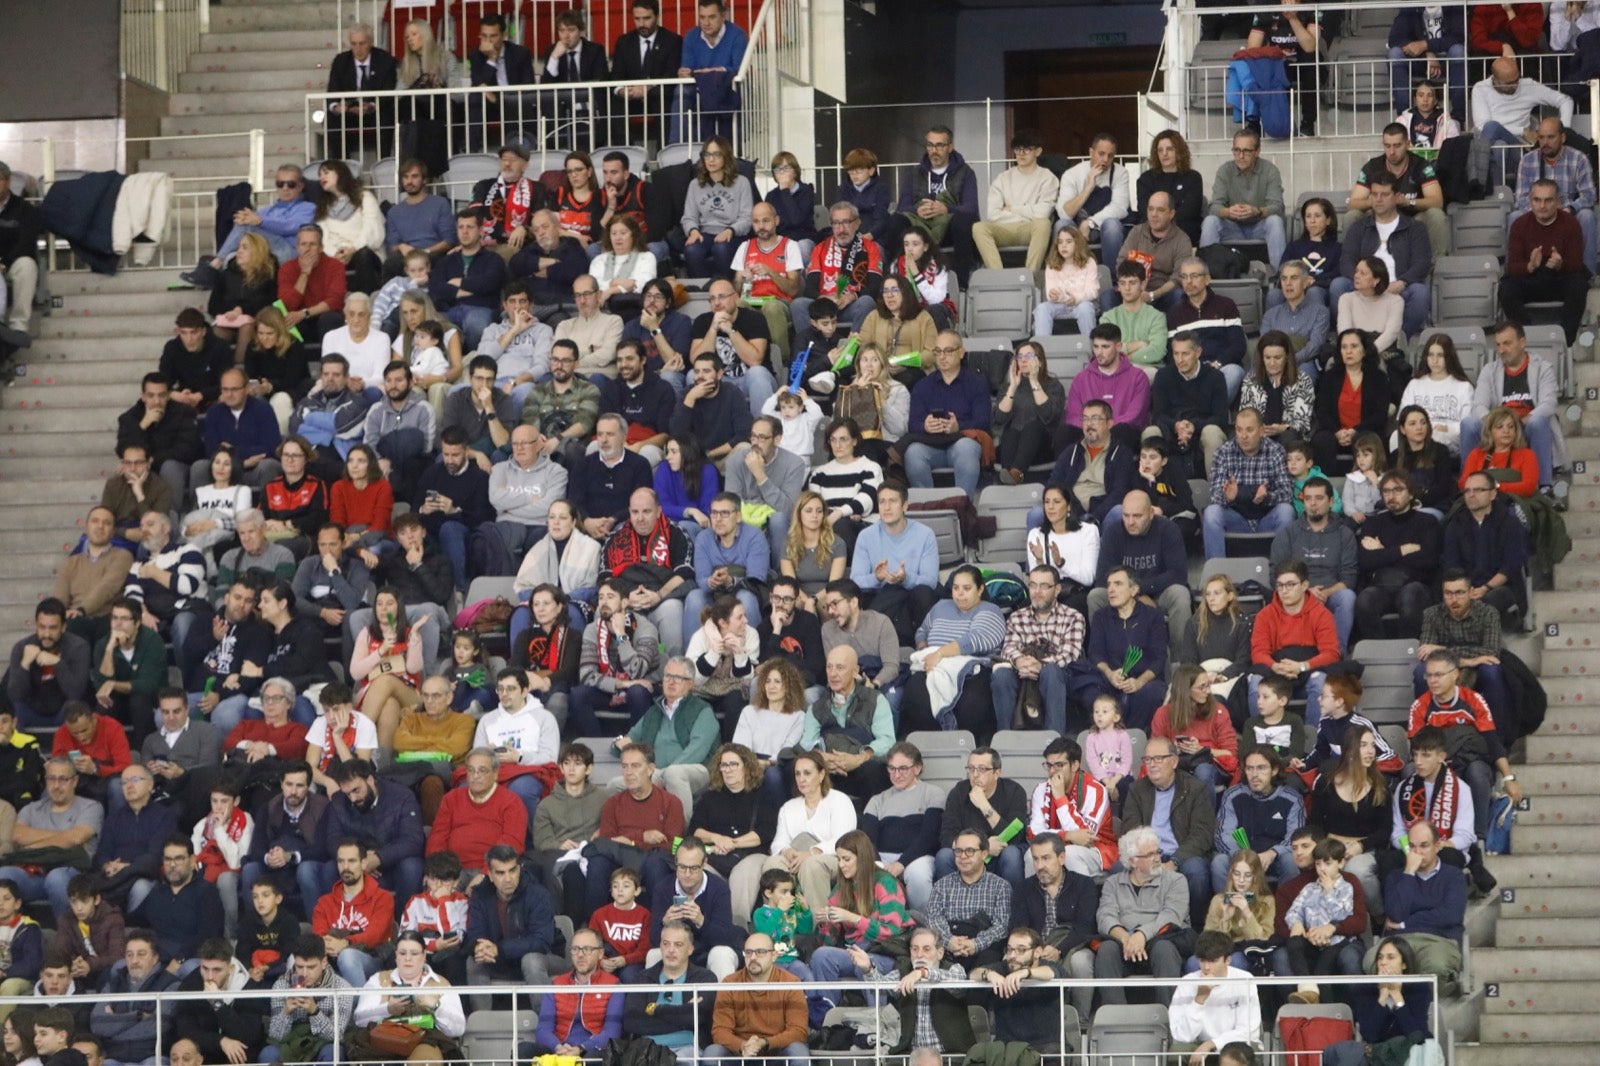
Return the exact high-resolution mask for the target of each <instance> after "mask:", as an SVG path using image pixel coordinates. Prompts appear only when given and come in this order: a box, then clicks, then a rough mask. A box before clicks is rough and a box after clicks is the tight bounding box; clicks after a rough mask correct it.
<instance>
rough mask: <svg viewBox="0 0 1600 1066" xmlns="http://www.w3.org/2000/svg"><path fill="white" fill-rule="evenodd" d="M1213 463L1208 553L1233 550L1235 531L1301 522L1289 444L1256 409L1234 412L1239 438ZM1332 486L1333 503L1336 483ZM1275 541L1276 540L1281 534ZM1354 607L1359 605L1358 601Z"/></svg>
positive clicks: (1206, 516)
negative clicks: (1268, 429) (1230, 538)
mask: <svg viewBox="0 0 1600 1066" xmlns="http://www.w3.org/2000/svg"><path fill="white" fill-rule="evenodd" d="M1207 465H1208V466H1209V467H1210V469H1211V501H1212V502H1211V503H1210V504H1208V505H1207V506H1206V509H1205V511H1204V512H1203V513H1202V514H1201V516H1200V529H1201V536H1202V537H1203V538H1204V540H1205V549H1206V558H1208V559H1221V558H1223V557H1225V556H1226V555H1227V554H1228V545H1227V534H1229V533H1271V532H1278V531H1282V530H1284V529H1285V528H1286V527H1287V526H1289V524H1290V523H1292V522H1294V521H1295V517H1294V503H1293V500H1294V480H1293V479H1292V478H1290V477H1289V466H1288V460H1287V459H1286V458H1285V457H1284V452H1283V445H1281V444H1279V443H1278V442H1277V441H1275V440H1273V439H1272V438H1271V437H1269V436H1267V435H1266V433H1265V432H1263V429H1262V424H1261V412H1259V411H1257V410H1256V409H1255V408H1253V407H1246V408H1244V409H1242V410H1241V411H1240V412H1239V413H1238V414H1237V415H1235V416H1234V420H1233V439H1232V440H1230V441H1228V442H1227V443H1226V444H1224V445H1223V446H1222V447H1221V448H1218V449H1217V453H1216V455H1215V456H1214V457H1213V459H1212V460H1211V461H1210V462H1209V463H1208V464H1207ZM1329 489H1330V492H1329V500H1330V502H1331V499H1332V492H1331V489H1332V486H1329ZM1326 517H1327V516H1326V515H1324V518H1326ZM1344 528H1345V527H1343V526H1341V527H1340V529H1344ZM1280 535H1281V534H1280ZM1351 539H1352V544H1351V549H1352V550H1351V558H1350V564H1351V571H1352V572H1351V574H1350V575H1349V577H1350V581H1351V583H1352V584H1353V583H1354V582H1355V573H1354V569H1355V553H1354V544H1353V538H1351ZM1273 543H1274V545H1276V543H1277V538H1274V541H1273ZM1350 598H1351V600H1352V601H1353V600H1354V598H1355V594H1354V593H1351V594H1350ZM1350 606H1351V608H1352V610H1353V608H1354V603H1351V605H1350Z"/></svg>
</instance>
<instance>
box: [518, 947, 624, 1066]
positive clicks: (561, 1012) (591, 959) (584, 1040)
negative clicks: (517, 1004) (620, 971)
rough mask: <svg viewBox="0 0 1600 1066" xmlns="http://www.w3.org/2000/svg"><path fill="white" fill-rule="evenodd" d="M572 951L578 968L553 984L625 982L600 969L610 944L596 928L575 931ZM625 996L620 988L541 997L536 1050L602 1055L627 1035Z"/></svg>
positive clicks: (575, 984) (573, 968)
mask: <svg viewBox="0 0 1600 1066" xmlns="http://www.w3.org/2000/svg"><path fill="white" fill-rule="evenodd" d="M570 951H571V958H572V969H571V970H570V971H569V972H567V973H564V974H561V975H560V976H558V977H557V978H556V979H555V980H554V981H552V982H551V984H556V985H573V986H576V987H579V988H582V987H584V986H589V985H620V984H621V983H622V979H621V978H620V977H618V976H617V975H616V974H614V973H610V972H608V971H606V970H602V969H601V968H600V960H601V958H602V957H604V954H605V945H604V944H602V943H601V940H600V934H599V933H597V932H595V931H594V930H593V929H579V930H578V931H577V932H576V933H573V934H572V944H571V947H570ZM625 998H626V997H625V996H623V995H621V994H620V993H611V992H593V991H580V992H565V993H563V992H558V993H556V994H555V995H552V996H541V997H540V1002H539V1027H538V1028H537V1029H536V1030H534V1034H533V1046H534V1055H535V1056H538V1055H541V1054H545V1053H548V1052H554V1053H555V1054H557V1055H576V1056H578V1057H580V1058H581V1057H583V1056H585V1055H588V1056H591V1057H593V1056H595V1055H598V1054H600V1052H602V1051H604V1050H605V1048H606V1045H607V1044H608V1043H610V1042H611V1041H612V1040H615V1039H616V1038H617V1037H619V1036H621V1035H622V1006H623V1000H624V999H625Z"/></svg>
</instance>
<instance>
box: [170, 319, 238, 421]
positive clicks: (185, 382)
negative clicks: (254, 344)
mask: <svg viewBox="0 0 1600 1066" xmlns="http://www.w3.org/2000/svg"><path fill="white" fill-rule="evenodd" d="M232 366H233V345H231V344H229V343H228V342H227V341H225V340H223V339H222V338H221V337H219V336H217V335H216V334H215V333H207V334H206V339H205V343H204V344H203V345H202V346H201V348H200V350H199V351H198V352H191V351H189V350H188V349H187V348H185V347H184V346H183V342H182V341H180V340H179V339H178V338H176V337H174V338H172V339H171V340H170V341H168V342H167V344H166V347H164V348H162V349H161V362H160V364H159V365H158V367H157V369H159V370H160V371H161V372H162V373H163V374H165V375H166V376H167V381H168V382H170V383H171V385H172V391H173V392H182V391H184V390H186V389H187V390H193V391H194V392H198V393H199V394H200V395H201V396H202V397H203V399H202V401H201V404H200V406H201V407H210V406H211V405H212V404H214V403H216V402H217V397H218V396H220V395H221V394H222V373H223V371H225V370H227V369H228V368H230V367H232Z"/></svg>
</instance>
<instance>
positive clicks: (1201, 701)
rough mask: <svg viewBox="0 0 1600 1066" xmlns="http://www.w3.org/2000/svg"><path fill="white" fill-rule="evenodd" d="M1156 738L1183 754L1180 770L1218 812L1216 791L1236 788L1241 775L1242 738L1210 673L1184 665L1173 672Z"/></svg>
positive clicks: (1155, 722)
mask: <svg viewBox="0 0 1600 1066" xmlns="http://www.w3.org/2000/svg"><path fill="white" fill-rule="evenodd" d="M1150 736H1151V737H1166V738H1167V739H1168V740H1170V741H1172V746H1173V748H1174V749H1175V750H1176V751H1177V753H1178V766H1179V768H1180V769H1183V770H1187V771H1188V772H1189V773H1191V774H1193V775H1194V776H1195V777H1196V778H1198V779H1199V780H1200V782H1201V784H1203V785H1205V786H1206V791H1207V793H1208V794H1209V795H1210V797H1211V806H1212V808H1213V809H1215V807H1216V805H1217V802H1218V800H1219V799H1220V797H1219V796H1218V794H1217V786H1219V785H1220V786H1227V785H1229V784H1232V782H1233V779H1234V777H1235V776H1237V774H1238V770H1239V736H1238V734H1236V733H1235V732H1234V731H1233V721H1232V719H1230V718H1229V717H1228V709H1227V708H1226V707H1224V706H1223V705H1222V703H1221V701H1219V700H1218V699H1217V698H1216V696H1214V695H1213V694H1212V692H1211V672H1210V671H1209V670H1207V669H1206V668H1205V667H1203V666H1200V665H1198V664H1196V663H1183V664H1182V665H1180V666H1179V667H1178V668H1177V669H1175V670H1173V672H1172V689H1171V692H1170V695H1169V696H1168V699H1167V703H1166V704H1165V705H1164V706H1162V707H1158V708H1156V715H1155V718H1154V719H1152V720H1151V722H1150Z"/></svg>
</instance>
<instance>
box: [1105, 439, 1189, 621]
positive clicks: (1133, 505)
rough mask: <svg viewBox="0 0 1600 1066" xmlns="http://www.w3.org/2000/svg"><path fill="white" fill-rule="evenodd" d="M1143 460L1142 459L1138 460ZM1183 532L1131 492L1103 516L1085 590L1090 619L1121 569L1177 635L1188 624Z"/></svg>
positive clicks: (1142, 495)
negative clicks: (1090, 581)
mask: <svg viewBox="0 0 1600 1066" xmlns="http://www.w3.org/2000/svg"><path fill="white" fill-rule="evenodd" d="M1141 462H1142V460H1141ZM1183 540H1184V538H1183V532H1182V528H1181V527H1180V526H1179V525H1177V524H1176V522H1175V521H1174V519H1173V518H1172V517H1169V516H1168V515H1164V514H1157V513H1156V507H1155V504H1154V503H1153V502H1152V501H1151V498H1150V494H1149V493H1148V492H1146V491H1145V490H1144V489H1142V488H1135V489H1132V490H1130V491H1129V492H1128V494H1127V495H1126V496H1124V497H1122V502H1121V503H1120V504H1119V505H1118V506H1116V507H1113V508H1112V509H1111V511H1110V513H1108V514H1107V515H1106V521H1105V524H1104V526H1103V527H1102V533H1101V537H1100V559H1099V561H1098V562H1097V563H1096V564H1095V575H1094V583H1095V587H1094V588H1093V589H1091V590H1090V591H1089V596H1088V603H1087V604H1086V606H1087V607H1088V609H1089V615H1090V616H1091V617H1092V616H1093V615H1094V614H1095V612H1096V611H1099V610H1100V609H1101V608H1103V607H1105V606H1106V604H1107V603H1109V602H1110V598H1109V597H1108V596H1107V594H1106V582H1107V580H1108V579H1109V578H1110V577H1111V571H1112V570H1114V569H1116V568H1117V567H1122V568H1124V569H1126V570H1128V571H1129V572H1131V573H1132V574H1133V575H1134V577H1135V578H1136V579H1137V580H1138V583H1139V586H1140V595H1141V596H1142V597H1143V598H1144V600H1145V602H1147V603H1150V604H1153V605H1155V606H1157V607H1160V609H1161V611H1162V613H1163V614H1165V615H1166V618H1167V632H1168V633H1169V634H1172V633H1182V632H1183V631H1184V628H1185V627H1186V626H1187V625H1188V624H1189V616H1190V613H1191V612H1190V592H1189V558H1188V554H1187V550H1186V549H1185V547H1184V543H1183Z"/></svg>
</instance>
